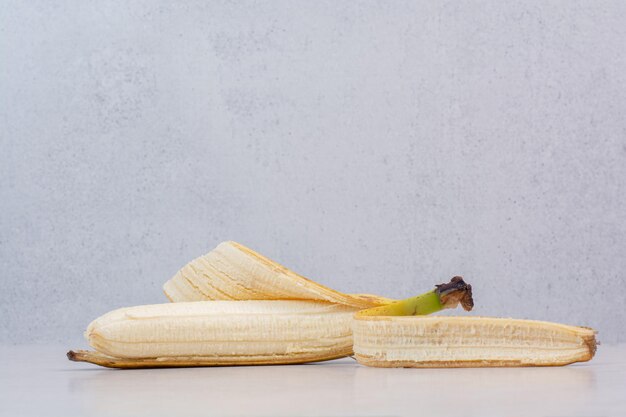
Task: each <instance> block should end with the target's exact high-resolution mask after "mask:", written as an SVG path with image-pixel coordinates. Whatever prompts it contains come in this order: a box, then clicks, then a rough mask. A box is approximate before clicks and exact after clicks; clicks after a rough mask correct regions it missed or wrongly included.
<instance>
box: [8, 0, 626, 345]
mask: <svg viewBox="0 0 626 417" xmlns="http://www.w3.org/2000/svg"><path fill="white" fill-rule="evenodd" d="M0 6H1V9H2V12H1V13H0V145H1V152H0V266H1V268H0V285H1V287H0V288H1V290H0V341H1V342H4V343H26V342H41V343H45V342H62V343H66V342H67V344H68V347H70V346H69V344H70V343H73V344H74V345H72V346H71V347H80V346H77V345H75V343H81V337H82V336H81V335H82V331H83V329H84V328H85V327H86V325H87V324H88V323H89V321H91V320H92V319H93V318H95V317H96V316H98V315H100V314H102V313H104V312H106V311H108V310H110V309H113V308H116V307H121V306H126V305H133V304H142V303H156V302H163V301H165V298H164V296H163V294H162V292H161V284H162V283H163V282H164V281H165V280H167V279H168V278H169V277H170V276H171V275H173V274H174V273H175V272H176V271H177V270H178V268H180V267H181V266H182V265H183V264H185V263H186V262H187V261H189V260H191V259H193V258H195V257H196V256H199V255H201V254H203V253H205V252H207V251H208V250H210V249H212V248H213V247H214V246H215V245H217V244H218V243H219V242H220V241H223V240H237V241H240V242H242V243H244V244H246V245H249V246H251V247H252V248H254V249H256V250H258V251H260V252H261V253H263V254H266V255H267V256H269V257H272V258H275V259H277V260H279V261H280V262H282V263H284V264H285V265H287V266H289V267H291V268H292V269H294V270H296V271H298V272H300V273H302V274H304V275H306V276H309V277H311V278H314V279H317V280H319V281H320V282H322V283H324V284H327V285H329V286H332V287H334V288H337V289H340V290H345V291H350V292H369V293H380V294H384V295H387V296H392V297H406V296H410V295H414V294H417V293H421V292H423V291H425V290H428V289H430V288H431V287H432V285H433V284H435V283H440V282H443V281H446V280H447V279H448V278H449V277H451V276H453V275H455V274H460V275H463V276H464V277H466V279H467V280H468V281H469V282H470V283H472V284H473V286H474V289H475V298H476V303H477V308H476V310H475V314H480V315H498V316H513V317H526V318H532V319H545V320H555V321H560V322H565V323H571V324H578V325H586V326H593V327H595V328H597V329H599V331H600V334H599V339H600V340H601V341H603V342H608V343H611V342H623V341H626V336H625V334H626V333H625V332H624V331H625V330H626V325H625V323H626V308H625V307H624V305H625V303H626V285H625V284H626V279H625V276H626V24H624V22H625V21H626V2H620V1H573V0H572V1H543V0H541V1H539V0H537V1H499V0H498V1H465V2H441V1H430V2H428V1H426V2H417V1H393V2H385V1H380V2H377V1H260V2H259V1H237V2H226V1H204V0H203V1H186V2H180V3H178V4H177V3H176V2H170V1H132V2H128V1H107V2H103V1H66V2H51V1H31V2H22V1H7V0H1V1H0Z"/></svg>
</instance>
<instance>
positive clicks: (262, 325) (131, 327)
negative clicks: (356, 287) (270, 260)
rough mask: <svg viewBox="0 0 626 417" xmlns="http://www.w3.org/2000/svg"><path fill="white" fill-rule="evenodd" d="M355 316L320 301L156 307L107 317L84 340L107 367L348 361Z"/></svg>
mask: <svg viewBox="0 0 626 417" xmlns="http://www.w3.org/2000/svg"><path fill="white" fill-rule="evenodd" d="M354 312H355V309H354V308H353V307H348V306H342V305H339V304H331V303H328V302H321V301H295V300H284V301H267V300H264V301H263V300H261V301H236V302H235V301H204V302H183V303H171V304H155V305H146V306H137V307H128V308H122V309H118V310H114V311H112V312H110V313H107V314H105V315H103V316H102V317H100V318H98V319H96V320H94V321H93V322H92V323H91V324H90V325H89V326H88V327H87V331H86V332H85V338H86V339H87V340H88V341H89V344H90V345H91V346H92V347H93V348H95V349H96V351H97V352H98V353H99V354H100V355H99V356H97V357H99V358H100V359H101V360H102V361H109V362H112V363H111V364H110V365H109V366H113V365H116V364H117V365H118V366H119V367H141V366H142V365H143V366H189V365H188V364H192V365H196V366H206V365H235V364H236V365H247V364H279V363H294V362H300V363H301V362H311V361H320V360H328V359H334V358H338V357H342V356H347V355H350V354H351V353H352V330H351V325H352V315H353V314H354ZM92 357H93V354H92ZM137 361H139V362H138V363H137Z"/></svg>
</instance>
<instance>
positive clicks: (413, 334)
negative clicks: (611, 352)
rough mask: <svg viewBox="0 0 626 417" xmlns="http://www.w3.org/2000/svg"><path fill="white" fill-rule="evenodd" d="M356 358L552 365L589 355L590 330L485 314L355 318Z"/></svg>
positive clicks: (431, 364) (381, 362)
mask: <svg viewBox="0 0 626 417" xmlns="http://www.w3.org/2000/svg"><path fill="white" fill-rule="evenodd" d="M353 331H354V352H355V357H356V359H357V361H358V362H359V363H361V364H363V365H368V366H375V367H412V368H436V367H494V366H556V365H567V364H570V363H574V362H584V361H588V360H590V359H591V358H592V357H593V355H594V354H595V351H596V340H595V331H594V330H592V329H589V328H585V327H575V326H567V325H563V324H557V323H550V322H543V321H533V320H516V319H504V318H489V317H420V318H418V319H415V318H411V317H367V319H364V317H360V316H358V315H357V317H355V321H354V325H353Z"/></svg>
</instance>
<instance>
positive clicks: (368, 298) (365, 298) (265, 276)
mask: <svg viewBox="0 0 626 417" xmlns="http://www.w3.org/2000/svg"><path fill="white" fill-rule="evenodd" d="M163 292H164V293H165V295H166V296H167V298H168V299H169V300H170V301H173V302H181V301H203V300H313V301H327V302H330V303H335V304H341V305H346V306H350V307H356V308H359V309H363V308H370V307H375V306H379V305H385V304H389V303H391V302H393V301H396V300H393V299H390V298H385V297H380V296H377V295H368V294H344V293H341V292H339V291H335V290H333V289H331V288H328V287H325V286H323V285H321V284H318V283H317V282H314V281H311V280H309V279H307V278H305V277H303V276H301V275H298V274H296V273H295V272H293V271H291V270H290V269H289V268H286V267H284V266H283V265H281V264H279V263H278V262H275V261H272V260H271V259H269V258H266V257H265V256H263V255H261V254H259V253H257V252H255V251H253V250H252V249H250V248H247V247H245V246H243V245H241V244H239V243H236V242H223V243H220V244H219V245H218V246H217V247H216V248H215V249H213V250H212V251H211V252H209V253H207V254H206V255H203V256H200V257H199V258H196V259H194V260H193V261H191V262H189V263H188V264H187V265H185V266H184V267H183V268H182V269H181V270H180V271H178V272H177V273H176V275H174V277H173V278H172V279H170V280H169V281H167V282H166V283H165V284H164V285H163Z"/></svg>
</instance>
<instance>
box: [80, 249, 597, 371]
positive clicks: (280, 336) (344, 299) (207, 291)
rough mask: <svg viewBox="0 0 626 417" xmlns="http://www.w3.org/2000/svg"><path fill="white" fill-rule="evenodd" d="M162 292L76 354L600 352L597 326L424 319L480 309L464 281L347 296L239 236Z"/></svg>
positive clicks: (363, 357) (440, 362) (301, 357)
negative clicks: (417, 290) (421, 290)
mask: <svg viewBox="0 0 626 417" xmlns="http://www.w3.org/2000/svg"><path fill="white" fill-rule="evenodd" d="M163 290H164V292H165V295H166V296H167V297H168V298H169V299H170V301H173V302H174V303H170V304H157V305H148V306H137V307H129V308H122V309H118V310H114V311H112V312H110V313H107V314H105V315H103V316H102V317H100V318H98V319H96V320H94V321H93V322H92V323H91V324H90V325H89V326H88V328H87V331H86V332H85V337H86V338H87V340H88V341H89V343H90V345H91V346H92V347H93V348H94V349H95V351H70V352H68V357H69V358H70V359H71V360H75V361H86V362H92V363H95V364H98V365H102V366H108V367H117V368H144V367H172V366H216V365H252V364H288V363H304V362H312V361H321V360H329V359H335V358H339V357H343V356H348V355H351V354H352V353H353V352H354V354H355V358H356V359H357V360H358V361H359V363H361V364H364V365H368V366H378V367H398V366H399V367H465V366H529V365H538V366H539V365H564V364H568V363H572V362H577V361H586V360H590V359H591V358H592V357H593V355H594V353H595V349H596V342H595V332H594V331H593V330H592V329H588V328H582V327H573V326H565V325H560V324H555V323H547V322H537V321H528V320H513V319H496V318H483V317H424V315H427V314H431V313H434V312H437V311H439V310H441V309H444V308H454V307H456V306H457V305H459V304H460V305H462V306H463V308H464V309H466V310H468V311H469V310H471V309H472V307H473V299H472V288H471V286H470V285H467V284H466V283H465V282H464V281H463V279H462V278H461V277H454V278H453V279H452V280H451V281H450V282H449V283H447V284H441V285H437V286H436V288H435V289H434V290H432V291H429V292H427V293H425V294H422V295H420V296H417V297H411V298H408V299H405V300H393V299H390V298H385V297H381V296H376V295H367V294H344V293H341V292H338V291H335V290H333V289H330V288H328V287H325V286H323V285H320V284H318V283H316V282H314V281H311V280H309V279H307V278H305V277H302V276H300V275H298V274H296V273H295V272H293V271H291V270H289V269H288V268H286V267H284V266H282V265H280V264H278V263H276V262H274V261H272V260H270V259H268V258H266V257H264V256H262V255H260V254H258V253H256V252H254V251H252V250H251V249H249V248H246V247H245V246H243V245H240V244H238V243H235V242H224V243H221V244H220V245H219V246H218V247H217V248H215V249H214V250H213V251H211V252H209V253H208V254H206V255H204V256H201V257H199V258H197V259H195V260H193V261H191V262H190V263H188V264H187V265H185V266H184V267H183V268H182V269H181V270H180V271H179V272H178V273H177V274H176V275H175V276H174V277H173V278H172V279H170V280H169V281H167V282H166V283H165V284H164V286H163ZM394 316H396V317H394ZM397 316H405V317H397ZM406 316H420V317H406Z"/></svg>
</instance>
